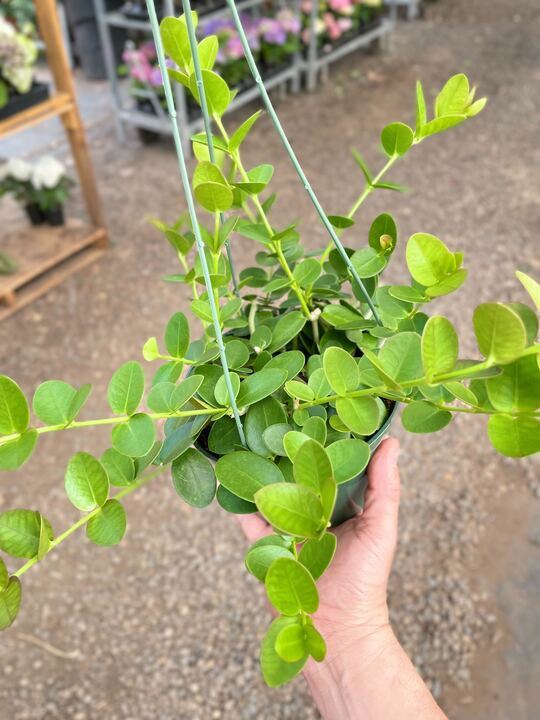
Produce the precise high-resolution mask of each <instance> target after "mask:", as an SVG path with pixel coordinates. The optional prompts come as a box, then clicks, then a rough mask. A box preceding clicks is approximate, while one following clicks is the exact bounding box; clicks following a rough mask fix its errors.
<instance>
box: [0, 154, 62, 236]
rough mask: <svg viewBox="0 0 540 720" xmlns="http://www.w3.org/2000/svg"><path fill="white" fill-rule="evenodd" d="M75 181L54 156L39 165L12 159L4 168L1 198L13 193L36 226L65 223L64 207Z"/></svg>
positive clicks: (1, 180)
mask: <svg viewBox="0 0 540 720" xmlns="http://www.w3.org/2000/svg"><path fill="white" fill-rule="evenodd" d="M72 184H73V181H72V180H71V179H70V178H69V177H68V176H67V175H66V172H65V168H64V166H63V165H62V163H61V162H59V161H58V160H57V159H56V158H54V157H52V156H44V157H42V158H41V159H40V160H39V161H38V162H37V163H36V164H35V165H32V164H31V163H28V162H26V161H25V160H21V159H19V158H12V159H11V160H9V161H8V162H7V163H5V164H4V165H3V166H2V168H0V197H2V196H3V195H8V194H11V195H13V196H14V198H15V199H16V200H17V201H18V202H20V203H21V204H22V205H23V206H24V210H25V212H26V214H27V216H28V219H29V220H30V222H31V223H32V225H41V224H43V223H48V224H49V225H63V224H64V209H63V206H64V203H65V201H66V200H67V198H68V196H69V189H70V186H71V185H72Z"/></svg>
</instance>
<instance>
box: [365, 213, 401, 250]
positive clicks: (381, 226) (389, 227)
mask: <svg viewBox="0 0 540 720" xmlns="http://www.w3.org/2000/svg"><path fill="white" fill-rule="evenodd" d="M368 240H369V244H370V246H371V247H372V248H373V249H374V250H376V251H377V252H384V253H388V252H391V251H392V250H393V249H394V248H395V246H396V243H397V226H396V221H395V220H394V218H393V217H392V216H391V215H388V213H382V215H378V216H377V217H376V218H375V220H374V221H373V223H372V225H371V227H370V229H369V238H368Z"/></svg>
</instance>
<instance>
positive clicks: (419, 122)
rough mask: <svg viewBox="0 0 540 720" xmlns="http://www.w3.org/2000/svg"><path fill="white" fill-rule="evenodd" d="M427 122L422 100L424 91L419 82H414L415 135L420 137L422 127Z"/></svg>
mask: <svg viewBox="0 0 540 720" xmlns="http://www.w3.org/2000/svg"><path fill="white" fill-rule="evenodd" d="M426 122H427V111H426V101H425V98H424V90H423V88H422V83H421V82H420V80H417V81H416V132H415V135H420V132H421V130H422V127H423V126H424V125H425V124H426Z"/></svg>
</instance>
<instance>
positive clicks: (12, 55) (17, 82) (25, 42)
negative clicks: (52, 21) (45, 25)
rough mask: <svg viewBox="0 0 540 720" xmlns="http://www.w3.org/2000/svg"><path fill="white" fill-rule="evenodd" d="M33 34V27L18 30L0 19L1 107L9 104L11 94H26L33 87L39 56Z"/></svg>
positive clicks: (3, 19) (5, 20)
mask: <svg viewBox="0 0 540 720" xmlns="http://www.w3.org/2000/svg"><path fill="white" fill-rule="evenodd" d="M32 32H33V26H29V27H27V28H26V29H25V30H17V29H16V28H15V27H14V26H13V25H12V24H11V23H10V22H8V20H7V19H6V18H5V17H0V107H3V106H4V105H6V104H7V102H8V100H9V96H10V94H12V93H19V94H24V93H27V92H28V91H29V90H30V89H31V87H32V82H33V79H34V65H35V62H36V60H37V56H38V49H37V45H36V43H35V41H34V40H33V38H32V37H31V33H32Z"/></svg>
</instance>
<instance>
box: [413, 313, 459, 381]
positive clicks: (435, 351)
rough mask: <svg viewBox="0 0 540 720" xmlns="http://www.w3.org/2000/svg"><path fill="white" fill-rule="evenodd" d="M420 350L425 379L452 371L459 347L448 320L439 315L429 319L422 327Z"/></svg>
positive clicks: (455, 334)
mask: <svg viewBox="0 0 540 720" xmlns="http://www.w3.org/2000/svg"><path fill="white" fill-rule="evenodd" d="M421 349H422V362H423V365H424V371H425V373H426V375H427V377H433V376H434V375H439V374H441V373H445V372H450V370H453V369H454V366H455V364H456V362H457V359H458V351H459V346H458V336H457V333H456V331H455V330H454V326H453V325H452V323H451V322H450V320H447V319H446V318H445V317H442V316H440V315H435V316H434V317H431V318H430V319H429V320H428V321H427V323H426V324H425V326H424V331H423V333H422V345H421Z"/></svg>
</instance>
